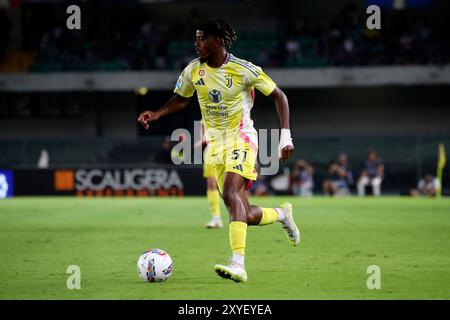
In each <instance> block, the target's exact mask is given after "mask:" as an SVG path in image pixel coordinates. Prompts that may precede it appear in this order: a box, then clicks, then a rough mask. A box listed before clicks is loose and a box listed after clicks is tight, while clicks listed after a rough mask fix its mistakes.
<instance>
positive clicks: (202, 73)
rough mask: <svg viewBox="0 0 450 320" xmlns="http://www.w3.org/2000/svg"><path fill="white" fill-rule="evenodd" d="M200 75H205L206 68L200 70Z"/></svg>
mask: <svg viewBox="0 0 450 320" xmlns="http://www.w3.org/2000/svg"><path fill="white" fill-rule="evenodd" d="M198 75H199V76H200V77H203V76H204V75H205V70H203V69H202V70H200V71H199V72H198Z"/></svg>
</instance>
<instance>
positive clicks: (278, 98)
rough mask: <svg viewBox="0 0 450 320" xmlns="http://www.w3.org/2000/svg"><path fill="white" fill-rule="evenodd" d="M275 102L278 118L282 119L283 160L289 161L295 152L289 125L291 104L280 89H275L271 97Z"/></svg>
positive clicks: (281, 142) (281, 144) (281, 141)
mask: <svg viewBox="0 0 450 320" xmlns="http://www.w3.org/2000/svg"><path fill="white" fill-rule="evenodd" d="M269 97H270V98H272V100H273V101H274V102H275V106H276V107H277V112H278V118H279V119H280V127H281V137H280V149H281V155H280V156H281V160H283V161H286V160H288V159H289V158H290V157H291V155H292V153H293V152H294V145H293V144H292V138H291V130H290V125H289V102H288V99H287V97H286V95H285V94H284V92H283V91H281V89H280V88H278V87H275V89H273V91H272V93H271V94H270V95H269Z"/></svg>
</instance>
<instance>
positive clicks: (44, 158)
mask: <svg viewBox="0 0 450 320" xmlns="http://www.w3.org/2000/svg"><path fill="white" fill-rule="evenodd" d="M49 163H50V155H49V153H48V151H47V150H46V149H42V150H41V155H40V156H39V160H38V163H37V167H38V169H48V165H49Z"/></svg>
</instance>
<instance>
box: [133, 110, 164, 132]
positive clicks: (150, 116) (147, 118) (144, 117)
mask: <svg viewBox="0 0 450 320" xmlns="http://www.w3.org/2000/svg"><path fill="white" fill-rule="evenodd" d="M158 119H159V115H158V113H157V112H155V111H144V112H142V113H141V114H140V115H139V117H138V121H139V122H140V123H141V124H142V126H143V127H144V128H145V129H148V128H149V127H150V126H149V124H148V123H149V122H151V121H156V120H158Z"/></svg>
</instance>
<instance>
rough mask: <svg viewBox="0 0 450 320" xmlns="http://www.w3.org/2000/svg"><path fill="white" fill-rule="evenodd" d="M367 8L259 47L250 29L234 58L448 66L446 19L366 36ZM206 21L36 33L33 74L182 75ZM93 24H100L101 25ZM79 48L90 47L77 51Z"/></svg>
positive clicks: (293, 29)
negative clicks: (101, 32) (158, 71)
mask: <svg viewBox="0 0 450 320" xmlns="http://www.w3.org/2000/svg"><path fill="white" fill-rule="evenodd" d="M361 9H362V8H358V7H357V6H356V5H355V4H352V3H350V4H347V5H346V6H344V8H343V10H342V11H341V12H340V13H338V14H336V15H335V16H330V17H328V18H313V17H308V18H303V19H301V18H299V19H292V20H288V21H284V20H283V21H279V27H278V28H277V30H276V36H274V30H270V29H266V30H261V31H260V33H261V37H260V39H258V40H257V41H255V43H260V44H249V43H248V42H247V43H246V41H249V40H248V39H249V38H251V36H250V35H251V34H252V30H250V29H249V30H246V29H245V28H239V29H238V30H237V31H238V34H239V36H238V40H237V42H236V43H235V44H234V45H233V47H232V49H231V52H232V53H233V54H235V55H236V56H238V57H241V58H243V59H250V60H251V61H252V62H254V63H255V64H258V65H261V66H262V67H302V66H334V65H347V66H353V65H398V64H422V65H427V64H448V63H450V46H449V45H448V43H449V36H448V33H446V32H443V31H442V30H446V29H448V27H449V22H448V21H445V20H443V21H439V20H438V21H433V23H427V22H426V21H425V19H426V15H422V14H421V13H420V12H419V14H418V16H415V15H413V14H410V13H409V12H405V14H404V15H403V16H399V15H394V14H387V15H386V16H384V18H383V19H384V20H383V29H382V30H367V29H366V28H364V27H363V26H364V25H365V19H366V14H365V12H364V10H361ZM1 18H2V13H1V11H0V26H1V25H4V28H0V56H1V51H2V47H3V49H4V46H5V45H6V43H7V40H8V39H7V38H5V37H6V35H7V34H9V33H10V29H11V28H10V23H9V24H8V23H7V20H5V19H1ZM202 18H203V17H202V16H201V14H200V12H199V10H198V9H197V8H192V10H191V12H190V15H188V17H187V18H182V19H181V18H180V19H177V20H176V21H175V22H174V23H172V24H161V23H156V22H155V21H148V20H144V21H141V20H140V19H137V18H136V19H134V17H133V16H130V17H129V19H128V20H131V21H132V23H131V25H132V26H130V27H129V28H126V27H125V26H123V25H118V26H106V27H105V29H111V30H114V31H113V32H111V33H110V34H109V35H108V36H104V37H100V36H99V34H98V33H95V32H93V31H91V30H90V29H86V30H82V31H81V32H78V33H74V32H72V31H69V30H67V29H65V28H60V27H56V28H49V29H48V30H40V31H33V33H32V34H33V35H34V34H36V36H33V37H39V39H30V40H27V42H28V41H30V42H31V43H38V42H39V41H40V43H41V48H40V51H39V53H38V55H37V58H36V60H35V61H34V63H33V65H32V66H31V70H34V71H55V70H52V69H51V68H57V70H56V71H59V70H63V71H64V70H88V71H90V70H102V69H105V70H126V69H131V70H143V69H144V70H149V69H180V68H183V67H184V66H185V65H186V63H187V62H189V61H190V60H191V59H192V58H194V56H193V55H194V50H193V47H194V44H193V40H194V32H195V28H196V25H197V24H198V22H199V21H201V20H202ZM86 19H87V18H86ZM2 20H3V21H6V23H3V24H2V23H1V21H2ZM87 24H88V25H90V24H91V25H95V21H88V22H87ZM126 25H128V24H126ZM399 25H401V26H402V28H399ZM127 29H129V30H127ZM8 30H9V31H8ZM135 30H136V31H135ZM25 31H26V30H25ZM26 33H28V32H26ZM2 40H5V41H2ZM80 43H83V44H84V45H83V46H79V45H77V44H80ZM32 45H34V44H32ZM34 46H35V45H34ZM34 49H35V50H39V48H37V47H36V48H34ZM3 51H4V50H3ZM0 59H1V57H0Z"/></svg>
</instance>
